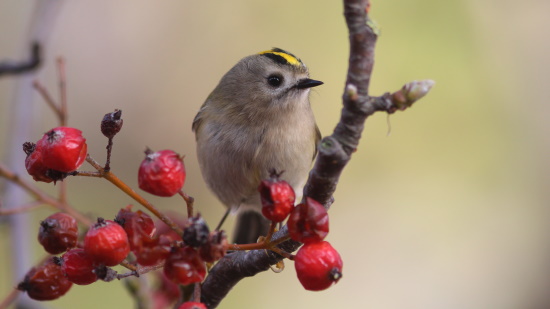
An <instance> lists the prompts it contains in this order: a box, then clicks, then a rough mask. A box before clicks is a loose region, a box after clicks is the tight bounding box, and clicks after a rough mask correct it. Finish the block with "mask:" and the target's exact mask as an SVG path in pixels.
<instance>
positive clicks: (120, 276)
mask: <svg viewBox="0 0 550 309" xmlns="http://www.w3.org/2000/svg"><path fill="white" fill-rule="evenodd" d="M120 264H121V265H122V263H120ZM132 266H133V265H132ZM163 266H164V263H160V264H158V265H153V266H145V267H135V266H133V268H134V269H131V271H129V272H127V273H123V274H118V275H117V276H116V278H117V279H118V280H120V279H123V278H127V277H131V276H136V277H139V276H140V275H143V274H146V273H148V272H150V271H153V270H157V269H160V268H162V267H163ZM0 308H1V307H0Z"/></svg>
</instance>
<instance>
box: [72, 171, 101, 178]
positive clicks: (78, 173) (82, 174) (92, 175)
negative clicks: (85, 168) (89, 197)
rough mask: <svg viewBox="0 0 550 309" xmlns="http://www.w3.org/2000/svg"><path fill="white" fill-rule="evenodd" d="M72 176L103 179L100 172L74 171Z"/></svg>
mask: <svg viewBox="0 0 550 309" xmlns="http://www.w3.org/2000/svg"><path fill="white" fill-rule="evenodd" d="M69 174H70V175H71V176H86V177H98V178H102V177H103V176H101V174H100V173H99V172H81V171H74V172H71V173H69Z"/></svg>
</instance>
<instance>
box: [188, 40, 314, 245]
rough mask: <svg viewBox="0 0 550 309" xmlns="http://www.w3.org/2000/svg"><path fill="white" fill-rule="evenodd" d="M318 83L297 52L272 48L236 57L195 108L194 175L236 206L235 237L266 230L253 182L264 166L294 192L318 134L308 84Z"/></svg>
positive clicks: (242, 239) (252, 237) (265, 173)
mask: <svg viewBox="0 0 550 309" xmlns="http://www.w3.org/2000/svg"><path fill="white" fill-rule="evenodd" d="M322 84H323V82H321V81H318V80H313V79H310V78H309V73H308V69H307V67H306V66H305V64H304V63H303V62H302V61H301V60H300V59H299V58H297V57H296V56H294V55H293V54H291V53H289V52H286V51H284V50H282V49H279V48H273V49H271V50H267V51H264V52H260V53H258V54H254V55H251V56H248V57H245V58H243V59H241V60H240V61H239V62H238V63H237V64H236V65H235V66H234V67H233V68H231V69H230V70H229V72H227V73H226V74H225V75H224V76H223V77H222V79H221V80H220V82H219V84H218V85H217V86H216V88H215V89H214V90H213V91H212V93H210V95H209V96H208V98H207V99H206V101H205V102H204V104H203V105H202V107H201V108H200V110H199V112H198V114H197V115H196V116H195V119H194V120H193V127H192V128H193V132H195V137H196V141H197V156H198V160H199V165H200V168H201V172H202V176H203V178H204V180H205V182H206V184H207V185H208V187H209V188H210V189H211V190H212V191H213V192H214V194H215V195H216V196H217V197H218V199H219V200H220V201H221V202H222V203H223V204H224V205H225V206H226V207H228V210H231V211H235V210H237V209H238V210H239V211H238V221H237V227H236V228H237V229H236V233H235V235H234V241H235V242H236V243H251V242H256V240H257V238H258V236H260V235H262V234H263V235H265V233H266V232H267V229H268V227H269V222H267V220H266V219H265V218H263V217H262V215H261V209H262V205H261V202H260V195H259V193H258V186H259V184H260V182H261V181H262V180H263V179H267V178H269V176H270V171H273V170H275V171H277V172H278V173H282V174H281V179H283V180H285V181H287V182H288V183H289V184H290V185H291V186H292V188H293V189H294V190H295V192H296V193H297V195H300V194H301V191H302V188H303V186H304V185H305V182H306V180H307V177H308V172H309V170H310V167H311V163H312V161H313V159H314V158H315V156H316V153H317V143H318V142H319V140H320V138H321V133H320V132H319V128H318V127H317V124H316V123H315V118H314V115H313V111H312V110H311V106H310V103H309V92H310V91H309V90H310V88H312V87H316V86H319V85H322Z"/></svg>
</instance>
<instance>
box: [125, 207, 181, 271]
mask: <svg viewBox="0 0 550 309" xmlns="http://www.w3.org/2000/svg"><path fill="white" fill-rule="evenodd" d="M169 217H170V218H171V219H172V220H173V221H174V222H176V224H178V225H179V226H184V222H185V221H184V220H183V219H182V218H180V217H178V216H175V215H171V214H169ZM155 224H156V226H158V229H157V231H156V235H155V236H154V237H153V238H152V240H150V241H149V240H147V241H143V242H142V245H141V248H138V249H136V250H132V252H134V254H135V255H136V261H137V263H138V264H140V265H142V266H152V265H157V264H158V263H160V262H161V261H163V260H165V259H166V257H167V256H168V254H169V253H170V251H171V249H172V244H173V243H174V242H175V241H180V242H181V240H182V238H181V235H179V234H178V233H176V232H174V231H173V230H172V229H171V228H169V227H168V225H166V223H164V222H162V221H157V222H156V223H155Z"/></svg>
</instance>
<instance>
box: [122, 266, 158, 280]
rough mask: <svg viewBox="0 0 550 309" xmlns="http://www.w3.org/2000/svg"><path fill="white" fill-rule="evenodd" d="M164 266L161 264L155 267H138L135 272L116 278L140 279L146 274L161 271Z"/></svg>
mask: <svg viewBox="0 0 550 309" xmlns="http://www.w3.org/2000/svg"><path fill="white" fill-rule="evenodd" d="M163 266H164V263H161V264H158V265H153V266H145V267H138V268H136V269H135V270H132V271H129V272H126V273H124V274H118V275H117V276H116V277H117V279H118V280H120V279H123V278H127V277H131V276H136V277H139V276H140V275H143V274H146V273H148V272H150V271H153V270H157V269H160V268H162V267H163Z"/></svg>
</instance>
